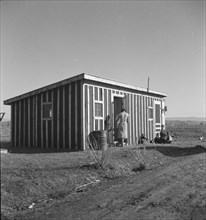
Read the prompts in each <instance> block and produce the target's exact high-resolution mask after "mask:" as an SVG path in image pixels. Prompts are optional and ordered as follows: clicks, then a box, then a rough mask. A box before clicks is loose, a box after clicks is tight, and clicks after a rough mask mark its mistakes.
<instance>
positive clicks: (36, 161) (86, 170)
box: [1, 147, 168, 217]
mask: <svg viewBox="0 0 206 220" xmlns="http://www.w3.org/2000/svg"><path fill="white" fill-rule="evenodd" d="M109 151H110V154H111V156H110V157H109V158H108V161H107V163H106V164H105V166H104V172H102V169H99V167H96V166H94V165H93V161H92V160H91V158H90V157H89V156H88V152H87V151H85V152H71V153H48V154H2V155H1V165H2V166H1V171H2V177H1V192H2V196H1V199H2V203H1V208H2V214H3V215H4V216H9V217H12V216H16V215H19V214H24V213H26V212H29V211H30V209H29V206H30V205H31V204H32V203H34V204H35V205H34V208H35V209H36V210H42V209H44V208H45V207H47V206H50V205H52V204H54V203H55V202H57V201H59V200H62V199H66V198H68V197H69V196H72V195H74V193H75V189H76V188H77V187H79V186H81V185H83V184H87V183H89V182H90V181H92V180H97V179H98V180H100V181H101V182H103V181H104V180H106V179H108V178H109V179H115V178H119V177H123V176H128V175H131V174H135V172H136V170H135V168H136V167H138V166H139V164H140V162H141V161H138V160H137V159H135V157H134V155H140V154H142V155H144V151H143V150H141V151H139V150H138V149H137V148H136V147H131V148H129V147H128V148H110V149H109ZM143 157H144V158H145V161H148V163H145V165H146V168H147V169H151V168H152V167H155V166H160V165H161V164H160V163H159V162H162V163H164V162H165V161H167V160H168V158H167V157H165V156H164V155H162V154H161V153H159V152H157V151H155V150H150V151H148V152H147V153H146V154H145V155H144V156H143ZM134 170H135V171H134Z"/></svg>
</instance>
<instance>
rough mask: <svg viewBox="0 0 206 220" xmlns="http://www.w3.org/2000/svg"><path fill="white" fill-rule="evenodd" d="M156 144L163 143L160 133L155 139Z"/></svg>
mask: <svg viewBox="0 0 206 220" xmlns="http://www.w3.org/2000/svg"><path fill="white" fill-rule="evenodd" d="M154 142H155V143H156V144H157V143H161V142H160V136H159V133H157V134H156V137H155V139H154Z"/></svg>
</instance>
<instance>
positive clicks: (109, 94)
mask: <svg viewBox="0 0 206 220" xmlns="http://www.w3.org/2000/svg"><path fill="white" fill-rule="evenodd" d="M107 93H108V95H107V97H108V99H107V100H108V101H107V105H108V110H107V112H108V115H110V118H111V119H112V118H113V117H114V116H113V115H112V107H113V106H112V105H113V103H112V100H111V99H112V93H111V90H110V89H108V90H107ZM110 123H111V127H113V128H114V120H111V122H110Z"/></svg>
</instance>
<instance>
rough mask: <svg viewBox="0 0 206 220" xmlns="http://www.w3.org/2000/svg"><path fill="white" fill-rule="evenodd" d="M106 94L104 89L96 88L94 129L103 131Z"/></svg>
mask: <svg viewBox="0 0 206 220" xmlns="http://www.w3.org/2000/svg"><path fill="white" fill-rule="evenodd" d="M103 98H104V92H103V89H102V88H99V87H94V129H95V130H102V129H103V119H104V118H103V117H104V104H103Z"/></svg>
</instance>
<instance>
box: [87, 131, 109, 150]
mask: <svg viewBox="0 0 206 220" xmlns="http://www.w3.org/2000/svg"><path fill="white" fill-rule="evenodd" d="M92 136H93V137H94V138H95V140H96V142H97V145H98V146H97V149H96V150H107V131H105V130H99V131H92V132H91V133H90V137H92ZM90 139H91V138H90Z"/></svg>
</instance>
